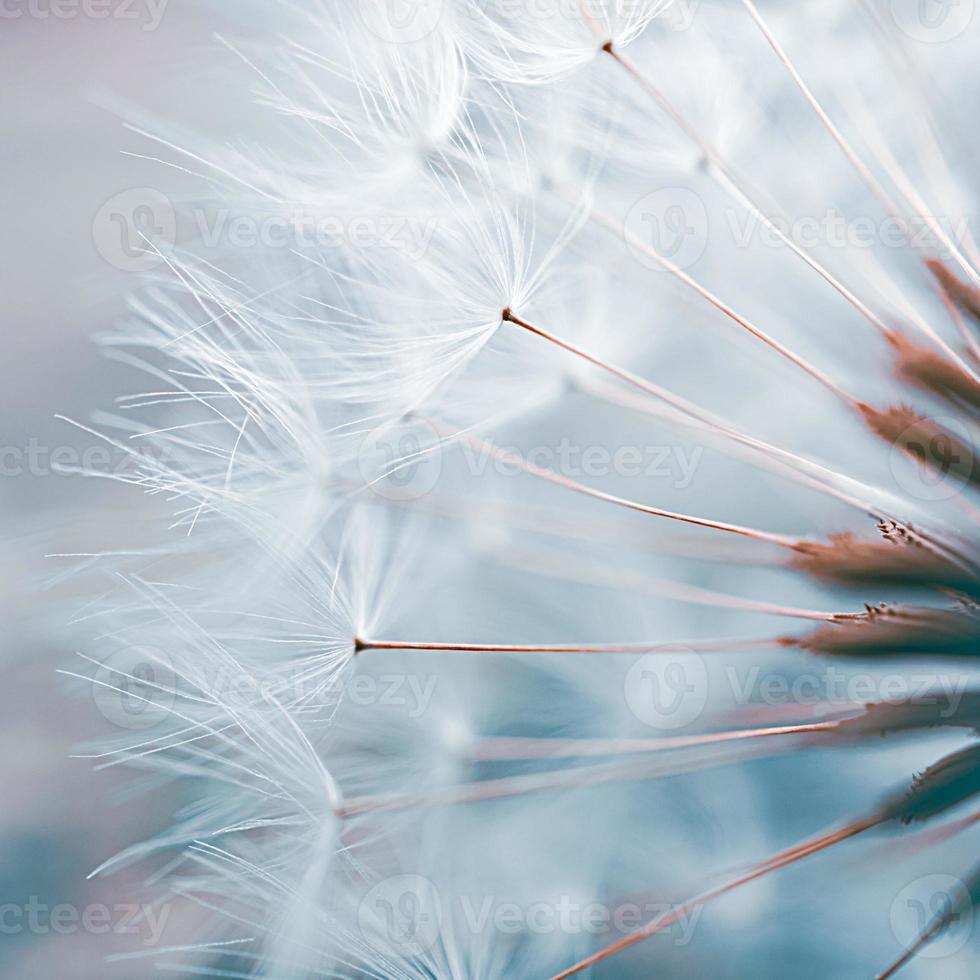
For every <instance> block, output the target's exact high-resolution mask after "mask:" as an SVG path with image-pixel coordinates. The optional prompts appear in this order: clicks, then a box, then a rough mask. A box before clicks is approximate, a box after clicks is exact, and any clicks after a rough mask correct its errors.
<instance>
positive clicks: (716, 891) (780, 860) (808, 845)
mask: <svg viewBox="0 0 980 980" xmlns="http://www.w3.org/2000/svg"><path fill="white" fill-rule="evenodd" d="M885 819H887V815H886V814H884V813H881V812H877V813H875V814H873V815H871V816H870V817H865V818H863V819H861V820H856V821H854V822H853V823H850V824H847V825H846V826H845V827H841V828H840V829H839V830H835V831H831V832H830V833H827V834H821V835H820V836H819V837H815V838H813V839H811V840H809V841H806V842H805V843H803V844H798V845H796V846H795V847H791V848H789V849H788V850H786V851H782V852H781V853H780V854H777V855H776V856H775V857H773V858H770V859H769V860H767V861H763V862H761V863H760V864H757V865H756V866H755V867H754V868H752V869H751V870H749V871H748V872H746V873H745V874H743V875H741V876H740V877H738V878H735V879H733V880H732V881H729V882H726V883H725V884H723V885H719V886H718V887H717V888H712V889H710V890H709V891H706V892H702V894H700V895H699V896H697V898H694V899H691V900H690V901H689V902H685V903H684V904H683V905H680V906H675V907H674V908H673V909H672V910H671V911H670V912H668V913H665V914H663V915H660V916H658V917H657V918H656V919H653V920H652V921H650V922H648V923H647V924H646V925H645V926H643V927H642V928H640V929H638V930H637V931H636V932H632V933H630V934H629V935H628V936H623V938H622V939H619V940H617V941H616V942H614V943H612V944H610V945H609V946H606V947H605V948H604V949H600V950H599V951H598V952H597V953H593V954H592V955H591V956H588V957H586V958H585V959H584V960H580V961H579V962H578V963H576V964H574V965H573V966H570V967H569V968H568V969H567V970H563V971H562V972H561V973H556V974H555V975H554V976H553V977H551V980H565V978H566V977H571V976H574V975H575V974H577V973H581V972H582V971H583V970H587V969H588V968H589V967H591V966H595V964H596V963H601V962H602V961H603V960H606V959H608V958H609V957H610V956H615V955H616V953H620V952H622V951H623V950H624V949H628V948H629V947H630V946H635V945H636V944H637V943H639V942H642V941H643V940H644V939H648V938H649V937H650V936H654V935H656V934H657V933H658V932H662V931H663V930H664V929H667V928H669V927H670V926H672V925H673V924H674V923H675V922H677V921H678V920H679V919H681V918H683V917H684V916H686V915H689V914H690V913H691V912H693V911H694V910H695V909H697V908H699V907H700V906H703V905H707V904H708V903H709V902H713V901H715V899H718V898H721V897H722V896H724V895H727V894H728V893H729V892H732V891H735V890H736V889H737V888H741V887H742V886H743V885H747V884H748V883H749V882H752V881H755V880H756V879H757V878H762V877H763V876H764V875H767V874H770V873H771V872H773V871H778V870H779V869H780V868H784V867H786V866H787V865H790V864H795V863H796V862H797V861H802V860H803V859H804V858H807V857H810V856H811V855H813V854H818V853H819V852H820V851H824V850H827V848H829V847H833V846H834V845H835V844H839V843H841V842H843V841H846V840H849V839H851V838H852V837H856V836H857V835H858V834H862V833H864V831H866V830H870V829H871V828H872V827H876V826H877V825H878V824H880V823H882V822H883V821H884V820H885Z"/></svg>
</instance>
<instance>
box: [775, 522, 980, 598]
mask: <svg viewBox="0 0 980 980" xmlns="http://www.w3.org/2000/svg"><path fill="white" fill-rule="evenodd" d="M878 529H879V530H880V531H881V535H882V539H881V540H879V541H871V540H867V539H864V538H860V537H858V536H857V535H856V534H852V533H850V532H847V533H844V534H835V535H832V536H831V538H830V540H829V542H828V543H826V544H825V543H823V542H817V541H804V542H801V543H800V544H799V545H797V547H796V548H795V549H794V551H795V552H796V554H795V555H794V557H793V559H792V560H791V562H790V564H791V565H792V567H794V568H796V569H798V570H800V571H802V572H805V573H806V574H808V575H812V576H814V577H815V578H820V579H824V580H826V581H830V582H836V583H838V584H842V585H899V586H919V587H923V588H930V589H953V590H956V591H958V592H965V593H967V594H969V595H980V574H977V573H974V571H973V570H972V569H971V568H970V567H969V566H968V565H966V563H964V565H966V567H963V566H961V565H959V564H957V563H956V562H954V561H952V560H950V559H949V558H948V557H946V555H944V554H943V553H942V552H941V551H939V550H938V549H937V548H936V547H935V546H934V545H932V544H931V543H930V542H929V541H928V540H926V539H925V538H924V537H923V536H921V535H920V534H918V532H916V531H915V529H914V528H912V527H909V526H902V525H899V524H896V523H894V522H891V521H890V522H883V523H881V524H879V525H878Z"/></svg>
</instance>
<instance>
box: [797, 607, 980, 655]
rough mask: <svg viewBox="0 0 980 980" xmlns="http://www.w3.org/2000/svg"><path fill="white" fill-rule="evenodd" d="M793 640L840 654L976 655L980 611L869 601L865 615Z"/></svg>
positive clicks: (820, 651)
mask: <svg viewBox="0 0 980 980" xmlns="http://www.w3.org/2000/svg"><path fill="white" fill-rule="evenodd" d="M794 645H796V646H798V647H800V648H801V649H803V650H809V651H810V652H811V653H817V654H824V655H827V656H836V657H912V656H929V657H975V656H976V655H977V654H978V653H980V616H978V614H977V611H976V608H975V607H974V606H972V605H971V606H967V605H964V606H961V607H956V608H950V609H933V608H930V607H926V606H898V607H888V606H885V605H884V604H882V605H881V606H877V607H871V606H869V607H868V613H867V615H866V616H862V617H859V618H853V617H851V618H847V619H843V618H842V619H840V620H838V621H837V622H835V623H831V624H829V625H827V626H821V627H819V628H818V629H816V630H813V631H812V632H810V633H808V634H807V635H806V636H803V637H800V638H798V639H797V640H796V641H795V644H794Z"/></svg>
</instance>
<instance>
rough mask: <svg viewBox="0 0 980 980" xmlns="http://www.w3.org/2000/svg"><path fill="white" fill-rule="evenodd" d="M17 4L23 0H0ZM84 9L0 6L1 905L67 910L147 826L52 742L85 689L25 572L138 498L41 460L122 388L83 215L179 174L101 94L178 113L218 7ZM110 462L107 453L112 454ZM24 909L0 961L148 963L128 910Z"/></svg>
mask: <svg viewBox="0 0 980 980" xmlns="http://www.w3.org/2000/svg"><path fill="white" fill-rule="evenodd" d="M19 7H23V8H24V9H25V10H26V8H27V5H26V4H24V5H17V4H8V5H6V8H7V9H9V10H16V9H18V8H19ZM68 9H69V8H66V10H68ZM83 10H84V8H83V7H82V6H81V5H79V6H78V7H77V8H76V10H75V12H74V13H75V15H74V16H67V17H66V18H65V19H58V18H55V17H53V16H52V17H47V18H36V17H31V16H27V15H24V16H20V17H17V18H4V19H0V73H2V76H3V85H2V94H0V131H2V133H3V137H2V140H0V188H2V189H0V200H2V202H3V203H2V210H3V228H2V232H0V308H2V313H0V318H2V323H3V330H4V342H5V353H4V356H3V358H2V359H0V391H2V404H3V411H2V413H0V445H2V446H3V447H4V458H3V476H2V478H0V519H2V532H0V533H2V539H0V540H2V547H0V611H2V616H3V620H2V621H3V630H2V633H3V635H2V638H0V649H2V651H3V652H2V660H0V745H2V751H0V786H2V791H0V798H2V803H0V904H3V905H6V904H8V903H11V904H15V905H18V906H25V907H26V906H27V905H28V903H29V902H30V901H31V898H32V897H34V896H36V898H37V903H39V904H42V905H45V906H48V907H52V908H53V907H54V906H57V905H59V904H69V905H71V906H73V907H74V908H77V909H78V910H80V912H81V911H84V910H85V909H86V908H89V909H92V908H93V907H97V906H100V905H105V906H108V907H110V908H111V907H112V906H114V905H115V904H117V903H120V902H126V901H128V900H130V899H127V898H126V897H120V896H126V895H127V893H128V894H130V895H136V894H137V892H138V883H137V882H136V881H132V882H126V881H125V880H123V881H119V880H116V881H111V882H105V883H100V882H86V880H85V876H86V875H87V874H88V873H89V872H90V871H91V870H92V869H93V868H94V867H95V866H96V865H97V864H98V863H99V862H100V861H101V860H103V859H104V858H105V857H107V856H108V855H109V854H111V853H112V852H113V851H115V850H116V849H118V847H119V846H120V845H122V844H125V843H126V842H128V841H132V840H134V839H136V838H137V837H138V836H139V835H141V834H142V833H144V831H146V830H147V829H149V828H150V827H152V819H153V818H152V812H153V804H152V801H147V800H146V799H141V800H139V801H135V802H132V801H130V802H127V801H124V800H120V798H119V796H118V794H117V789H118V782H119V781H118V780H117V778H116V777H115V776H114V775H113V773H111V772H106V773H93V771H92V765H91V763H90V762H89V761H85V760H76V759H71V758H69V754H70V753H71V752H72V751H73V750H74V749H75V748H76V747H77V745H79V744H80V743H83V742H84V740H85V739H86V738H87V737H88V736H89V735H90V734H91V732H92V731H93V730H94V728H95V726H96V724H97V720H98V715H97V712H94V711H93V710H92V709H93V705H92V702H91V701H90V700H86V699H84V698H83V699H78V698H73V697H66V696H65V695H66V685H65V683H63V681H64V678H62V677H60V676H58V675H57V674H56V670H57V669H58V667H62V666H66V665H67V663H68V655H69V654H70V652H71V651H69V650H66V649H65V646H64V638H63V636H62V634H61V630H60V629H59V626H60V625H61V623H63V621H64V618H65V612H64V610H63V609H61V608H58V607H55V606H54V605H52V602H53V600H54V599H55V598H64V597H65V594H66V593H65V590H64V589H61V590H58V589H54V590H49V591H48V592H47V593H45V594H43V595H42V594H39V593H38V590H37V586H38V583H39V581H42V580H43V579H45V578H47V577H48V576H50V575H51V574H52V573H54V572H57V570H58V569H57V567H56V564H57V561H56V560H48V559H45V558H44V555H45V554H47V553H51V552H55V551H57V552H68V551H91V550H97V549H102V548H113V547H127V546H128V545H131V544H134V543H136V542H137V540H138V538H139V534H140V516H141V508H142V507H143V501H142V499H141V496H140V494H138V493H132V492H126V490H125V488H123V487H120V486H118V485H117V484H114V483H112V482H110V481H107V480H92V479H85V478H83V477H80V476H70V475H64V474H61V473H58V472H55V471H54V467H53V464H58V463H60V464H62V465H64V464H66V463H67V464H68V465H70V464H71V462H72V461H74V460H76V459H79V460H80V459H81V458H82V454H84V453H85V452H86V451H92V449H93V447H94V446H96V445H97V441H96V440H95V439H93V438H91V437H89V436H86V435H85V434H84V433H81V432H79V431H78V430H76V429H73V427H72V426H70V425H68V424H66V423H65V422H63V421H60V420H58V419H56V418H55V417H54V416H55V413H56V412H57V413H59V414H63V415H65V416H69V417H71V418H74V419H79V420H84V419H87V418H90V417H91V411H92V409H93V407H94V406H96V405H99V406H107V405H109V404H110V403H111V400H112V398H113V396H114V395H115V394H116V393H117V392H118V391H119V390H120V389H119V374H120V372H119V369H118V368H116V367H114V366H113V365H111V364H110V363H109V362H107V361H106V360H105V359H104V358H102V357H101V356H100V354H99V351H98V349H97V347H96V345H95V344H93V336H94V335H96V334H97V333H98V332H99V331H100V330H104V329H106V328H107V327H109V326H111V324H112V322H113V320H114V319H115V318H117V317H118V315H119V313H120V311H121V310H122V308H123V297H124V294H125V293H126V291H127V290H128V289H129V288H130V287H131V286H132V278H133V273H132V272H128V271H125V270H122V269H119V268H116V267H114V266H113V265H112V264H111V263H110V262H108V261H107V260H106V258H105V257H104V254H102V253H103V252H105V247H104V246H105V242H106V239H105V238H103V239H102V240H101V241H97V234H96V233H94V231H93V228H94V225H95V222H96V216H97V215H98V214H99V211H100V208H103V206H104V205H105V203H106V202H107V201H110V200H111V199H112V198H113V196H114V195H117V194H119V193H121V192H125V191H127V190H129V189H131V188H142V187H146V186H147V185H148V184H149V185H150V186H152V187H154V188H160V187H166V188H168V189H169V188H170V187H173V188H175V189H176V188H177V187H178V186H179V181H178V180H177V179H176V177H175V176H174V175H172V174H166V173H163V174H161V168H160V167H159V165H156V164H152V163H147V162H145V161H142V160H138V159H134V158H132V157H128V156H125V155H123V153H122V152H121V150H122V149H123V148H124V147H131V146H132V140H131V139H130V138H129V137H128V136H127V134H126V132H125V131H124V129H123V126H122V124H121V122H120V118H119V115H118V114H117V113H116V112H114V111H111V110H109V109H107V108H105V107H104V106H106V105H108V104H110V99H111V98H115V99H116V100H118V99H125V100H129V101H132V102H133V103H137V104H139V105H141V106H143V107H145V108H147V109H149V110H152V111H159V112H161V113H165V114H173V113H176V112H177V110H178V109H180V110H181V116H182V118H187V117H188V112H190V113H191V115H192V114H193V99H192V98H190V97H189V92H192V91H193V89H194V80H195V78H196V77H198V74H199V72H200V71H201V70H202V69H203V68H205V67H206V56H205V55H204V54H203V51H204V48H205V46H206V45H207V44H208V43H209V42H210V38H211V34H212V32H213V30H214V29H215V27H216V26H217V20H216V18H215V17H214V15H213V13H212V12H211V11H209V9H208V5H207V4H201V3H196V2H180V0H170V2H166V3H165V9H164V10H163V16H162V18H161V19H160V21H159V24H158V25H157V26H156V28H155V29H153V30H148V29H145V28H146V27H149V26H151V25H152V23H153V18H152V17H150V16H148V11H147V8H146V7H145V5H141V4H139V3H137V4H135V5H133V7H132V13H133V16H134V17H135V19H128V18H122V17H118V16H112V17H109V18H108V19H105V20H93V19H92V18H91V17H87V16H84V14H83V12H82V11H83ZM168 182H169V183H168ZM100 246H102V252H100ZM109 254H113V253H112V251H111V240H110V250H109ZM98 458H102V457H98ZM120 462H121V460H120V459H119V457H118V454H116V455H115V456H114V458H113V460H112V462H111V464H110V465H119V463H120ZM124 878H125V876H124ZM132 900H133V901H136V900H137V899H135V898H133V899H132ZM37 903H36V904H37ZM37 921H38V922H39V923H40V924H41V927H40V928H39V929H38V928H35V929H31V928H24V929H22V930H20V931H17V932H11V931H10V930H9V929H5V931H4V934H3V935H2V936H0V974H2V975H4V976H8V977H17V978H18V980H55V978H58V980H94V978H106V980H110V978H116V977H121V978H134V977H139V976H143V975H144V974H145V973H146V972H149V970H150V968H148V967H143V966H141V965H135V964H116V965H113V964H106V963H105V962H104V961H103V957H104V956H105V955H106V954H107V953H111V952H119V951H120V950H123V949H126V948H135V949H137V950H138V949H140V948H141V947H142V943H141V936H140V935H139V932H140V927H137V933H136V934H135V935H130V936H114V935H111V934H110V935H102V934H98V933H99V930H101V929H102V926H101V925H100V923H99V920H98V917H97V916H96V918H94V919H91V920H90V925H92V926H93V928H91V929H89V930H86V929H84V928H79V927H78V925H77V924H75V925H73V924H72V923H71V922H70V921H69V919H68V918H67V917H66V919H65V920H64V921H63V923H62V925H61V926H60V928H61V932H60V933H59V932H57V931H55V929H54V927H53V925H52V924H51V923H50V921H49V919H48V918H47V917H46V915H45V914H43V913H40V912H39V913H38V916H37ZM113 921H114V922H118V921H119V915H118V914H117V913H116V912H113ZM7 925H8V926H13V925H15V920H14V919H12V918H10V917H8V919H7ZM144 934H145V933H144ZM171 934H172V932H171ZM168 938H169V937H168Z"/></svg>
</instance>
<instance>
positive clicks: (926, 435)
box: [858, 403, 980, 486]
mask: <svg viewBox="0 0 980 980" xmlns="http://www.w3.org/2000/svg"><path fill="white" fill-rule="evenodd" d="M858 409H859V411H860V412H861V415H862V417H863V418H864V421H865V423H866V424H867V426H868V428H869V429H871V431H872V432H874V434H875V435H876V436H878V437H879V438H881V439H883V440H884V441H885V442H887V443H888V444H889V445H891V446H895V447H896V448H898V449H900V450H901V451H902V452H903V453H905V455H906V456H909V457H910V458H912V459H914V460H916V461H917V462H919V463H924V464H926V465H927V466H930V467H931V468H932V469H933V470H935V471H936V472H937V473H939V474H940V475H941V476H943V477H948V476H949V474H951V473H952V474H955V475H956V476H957V477H959V478H961V479H963V480H967V481H969V482H970V483H972V484H974V485H975V486H980V463H978V461H977V459H976V455H975V453H974V452H973V449H972V447H971V446H968V445H966V444H965V443H964V442H963V440H962V439H960V438H959V437H958V436H956V435H953V434H952V433H950V432H948V431H947V430H946V429H944V428H943V427H942V426H941V425H939V424H937V423H936V422H934V421H933V420H932V419H930V418H926V416H924V415H921V414H920V413H919V412H917V411H916V410H915V409H913V408H909V406H907V405H893V406H892V407H890V408H886V409H882V410H879V409H877V408H872V407H871V406H870V405H866V404H864V403H861V404H860V405H858Z"/></svg>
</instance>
